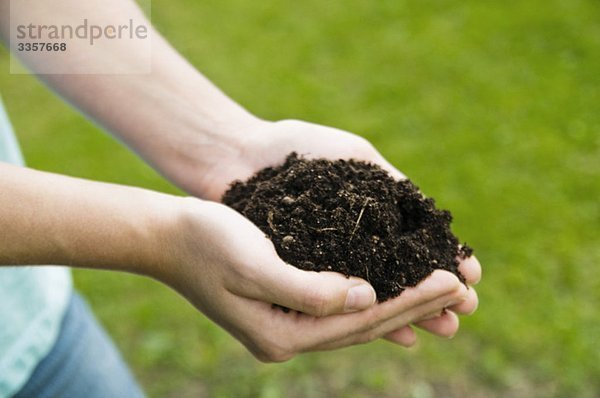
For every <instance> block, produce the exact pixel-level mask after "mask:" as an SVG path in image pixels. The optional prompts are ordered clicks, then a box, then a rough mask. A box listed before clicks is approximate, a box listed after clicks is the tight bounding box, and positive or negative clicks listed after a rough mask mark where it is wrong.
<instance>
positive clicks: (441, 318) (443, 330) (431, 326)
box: [415, 310, 459, 338]
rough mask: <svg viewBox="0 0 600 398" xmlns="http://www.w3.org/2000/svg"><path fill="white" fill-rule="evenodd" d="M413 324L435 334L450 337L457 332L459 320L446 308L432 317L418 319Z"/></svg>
mask: <svg viewBox="0 0 600 398" xmlns="http://www.w3.org/2000/svg"><path fill="white" fill-rule="evenodd" d="M415 325H416V326H417V327H418V328H420V329H423V330H425V331H427V332H429V333H431V334H434V335H436V336H439V337H446V338H450V337H453V336H454V335H455V334H456V332H458V327H459V320H458V316H457V315H456V314H455V313H454V312H452V311H448V310H446V311H443V312H442V313H441V314H440V315H438V316H437V317H435V318H433V319H427V320H424V321H420V322H417V323H416V324H415Z"/></svg>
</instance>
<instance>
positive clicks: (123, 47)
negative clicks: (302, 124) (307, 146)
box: [0, 0, 257, 195]
mask: <svg viewBox="0 0 600 398" xmlns="http://www.w3.org/2000/svg"><path fill="white" fill-rule="evenodd" d="M0 1H1V2H2V4H3V9H2V13H3V14H5V15H7V12H5V11H7V9H8V6H7V3H8V0H0ZM75 8H77V9H78V10H79V11H78V12H79V13H81V14H82V15H90V16H93V21H94V23H95V24H98V25H109V24H114V23H115V18H116V17H115V16H118V15H120V14H124V15H131V14H136V13H138V12H139V10H137V6H136V5H135V3H134V2H133V1H131V0H126V1H123V0H102V1H100V0H89V1H85V2H80V1H76V0H60V1H53V2H44V1H40V2H39V7H36V9H35V10H32V11H31V13H32V16H35V15H44V18H45V19H44V20H48V19H49V18H52V19H53V18H54V16H56V20H57V21H60V20H61V14H62V13H65V12H67V10H71V9H75ZM49 16H51V17H49ZM6 19H7V18H6V17H4V18H3V21H4V22H3V29H2V32H3V37H4V39H5V40H7V37H8V35H9V32H8V26H7V25H8V23H7V21H6ZM139 20H143V21H145V24H146V26H150V23H149V22H148V21H146V20H145V18H144V17H143V16H142V15H141V14H140V15H139ZM149 37H150V38H151V40H152V56H151V73H149V74H132V75H114V74H113V75H110V74H107V75H99V74H87V75H81V74H64V75H43V76H42V78H43V80H44V81H45V82H46V83H47V84H48V85H49V86H51V87H52V88H53V89H54V90H55V91H56V92H58V93H59V94H60V95H62V96H63V97H64V98H66V99H67V100H68V101H70V102H71V103H73V104H74V105H75V106H76V107H78V108H79V109H80V110H81V111H82V112H84V113H85V114H87V115H88V116H89V117H90V118H92V119H94V120H95V121H96V122H97V123H98V124H100V125H102V126H103V127H104V128H105V129H107V130H108V131H110V132H111V133H113V134H114V135H116V136H118V137H119V138H120V139H121V140H123V141H124V142H125V143H126V144H127V145H129V146H130V147H131V148H133V149H134V150H135V151H136V152H138V153H139V154H140V155H141V156H142V157H143V158H144V159H145V160H147V161H148V162H149V163H151V164H152V165H153V166H155V167H156V168H157V169H159V171H161V172H162V173H163V174H164V175H166V176H167V177H169V178H170V179H171V180H173V181H174V182H175V183H177V184H179V185H180V186H182V187H183V188H184V189H186V190H188V191H189V192H192V193H194V194H197V195H201V194H202V192H197V187H196V185H195V184H189V183H187V177H182V176H184V175H185V174H186V173H188V174H189V173H191V172H193V173H195V174H196V175H197V176H196V177H195V179H197V178H201V174H202V172H203V170H205V169H207V168H209V167H211V166H212V165H214V164H215V163H216V162H218V159H220V158H224V157H230V156H226V155H231V152H239V151H241V145H239V141H240V140H239V136H238V137H237V138H233V137H234V135H236V133H239V132H240V131H242V130H243V129H246V126H248V125H249V124H253V123H255V122H257V119H256V118H255V117H254V116H252V115H250V114H249V113H248V112H247V111H246V110H244V109H243V108H242V107H240V106H239V105H238V104H236V103H235V102H234V101H233V100H231V99H230V98H228V97H227V96H226V95H225V94H223V93H222V92H221V91H220V90H219V89H218V88H217V87H215V86H214V85H213V84H212V83H211V82H210V81H209V80H208V79H206V78H205V77H204V76H203V75H202V74H201V73H199V72H198V71H197V70H196V69H195V68H194V67H193V66H191V65H190V64H189V63H188V62H187V61H186V60H185V59H184V58H183V57H182V56H181V55H180V54H178V53H177V51H175V50H174V49H173V48H172V47H171V46H170V45H169V44H168V43H167V42H166V41H165V40H164V39H163V38H162V37H161V36H160V34H159V33H158V32H156V31H155V30H154V29H152V28H151V29H150V32H149ZM80 45H84V44H80ZM110 49H111V52H108V53H106V52H102V51H97V52H91V56H90V57H75V56H69V57H62V58H60V59H59V60H54V61H53V62H62V63H63V64H64V65H60V66H61V69H63V70H69V69H70V68H71V67H72V66H73V65H70V64H76V66H77V69H78V70H97V69H98V65H111V64H124V65H127V64H128V63H129V62H134V60H136V59H138V58H139V57H140V56H141V54H140V51H141V49H140V48H139V46H136V44H135V42H132V41H128V40H121V41H118V42H115V45H114V46H113V45H111V47H110ZM35 56H38V57H39V55H35ZM44 61H45V60H44V59H43V58H41V59H38V60H36V59H33V58H25V59H24V62H25V63H26V64H28V66H29V67H30V68H31V69H32V70H33V72H36V70H39V69H40V65H39V63H40V62H44ZM233 157H235V155H233Z"/></svg>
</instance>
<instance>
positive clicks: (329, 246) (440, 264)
mask: <svg viewBox="0 0 600 398" xmlns="http://www.w3.org/2000/svg"><path fill="white" fill-rule="evenodd" d="M223 202H224V203H225V204H227V205H229V206H231V207H232V208H234V209H235V210H237V211H239V212H240V213H242V214H243V215H244V216H246V217H247V218H249V219H250V220H251V221H252V222H254V223H255V224H256V225H257V226H258V227H259V228H260V229H261V230H262V231H263V232H264V233H265V234H266V235H267V236H268V237H269V238H270V239H271V240H272V241H273V243H274V245H275V248H276V250H277V253H278V254H279V256H280V257H281V258H282V259H283V260H284V261H286V262H287V263H289V264H292V265H294V266H296V267H298V268H301V269H305V270H311V271H337V272H341V273H342V274H344V275H347V276H358V277H361V278H363V279H366V280H367V281H369V282H370V283H371V284H372V285H373V287H374V288H375V291H376V292H377V299H378V301H380V302H382V301H386V300H388V299H389V298H392V297H395V296H398V295H399V294H400V293H401V292H402V291H403V290H404V289H406V288H408V287H411V286H416V285H417V284H418V283H419V282H420V281H422V280H423V279H425V278H426V277H427V276H428V275H430V274H431V273H432V272H433V271H434V270H435V269H445V270H448V271H450V272H452V273H454V274H455V275H457V276H458V278H459V279H460V280H461V281H463V282H464V277H463V276H462V275H461V274H460V272H459V271H458V260H457V257H459V258H465V257H468V256H470V255H471V254H472V249H471V248H470V247H468V246H467V245H463V246H462V247H461V246H460V245H459V241H458V239H457V238H456V237H455V236H454V235H453V234H452V232H451V231H450V222H451V221H452V216H451V214H450V212H448V211H446V210H439V209H436V207H435V204H434V200H433V199H431V198H426V197H424V196H423V195H422V194H421V193H420V192H419V189H418V188H417V187H416V186H415V185H414V184H413V183H412V182H410V181H409V180H404V181H395V180H394V179H393V178H392V177H391V176H390V175H389V174H388V173H387V172H386V171H384V170H383V169H381V168H380V167H379V166H376V165H373V164H369V163H365V162H361V161H355V160H336V161H329V160H325V159H318V160H306V159H304V158H301V157H299V156H298V155H297V154H295V153H292V154H290V155H289V156H288V157H287V159H286V161H285V163H284V164H283V165H281V166H278V167H269V168H266V169H263V170H261V171H260V172H258V173H257V174H256V175H255V176H253V177H252V178H250V179H249V180H248V181H246V182H240V181H237V182H235V183H234V184H233V185H232V186H231V188H230V189H229V191H227V192H226V193H225V195H224V196H223Z"/></svg>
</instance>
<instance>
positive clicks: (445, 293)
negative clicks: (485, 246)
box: [302, 271, 466, 351]
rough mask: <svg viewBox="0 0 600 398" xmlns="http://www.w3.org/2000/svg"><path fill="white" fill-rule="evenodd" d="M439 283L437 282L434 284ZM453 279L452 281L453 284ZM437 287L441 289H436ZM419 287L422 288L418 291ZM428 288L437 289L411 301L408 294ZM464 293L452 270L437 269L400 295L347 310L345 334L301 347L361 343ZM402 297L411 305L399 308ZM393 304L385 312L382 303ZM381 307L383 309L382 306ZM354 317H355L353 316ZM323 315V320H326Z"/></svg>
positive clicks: (413, 294) (437, 307)
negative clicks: (382, 314)
mask: <svg viewBox="0 0 600 398" xmlns="http://www.w3.org/2000/svg"><path fill="white" fill-rule="evenodd" d="M438 283H439V284H440V285H439V286H436V284H438ZM453 283H454V284H453ZM442 286H443V287H445V289H446V290H441V287H442ZM436 288H438V289H440V290H437V291H436V290H435V289H436ZM419 289H421V292H419ZM430 289H431V292H433V291H436V293H437V294H432V295H429V296H427V299H424V297H425V296H421V297H420V298H421V300H420V301H417V302H415V301H413V300H414V298H413V297H411V296H417V295H424V294H427V292H428V291H429V290H430ZM465 294H466V287H465V286H464V285H463V284H462V283H460V282H458V279H456V277H455V276H454V275H453V274H450V273H449V272H446V271H436V272H434V274H432V276H430V277H429V278H428V279H427V280H426V281H425V282H423V283H422V285H419V286H418V287H417V288H411V289H407V290H406V291H404V292H403V293H402V295H401V296H400V297H397V298H395V299H392V300H389V301H386V302H385V303H383V304H380V305H377V306H375V307H373V308H370V309H368V310H366V311H363V312H361V313H357V314H350V315H346V316H343V318H346V319H351V321H352V324H350V325H348V327H347V328H344V329H343V330H344V332H345V333H344V334H342V335H337V336H333V337H332V338H330V339H323V340H320V341H312V342H311V341H308V342H307V341H306V340H305V341H304V342H303V343H304V344H303V345H302V346H304V347H307V349H306V351H320V350H331V349H336V348H341V347H345V346H349V345H355V344H364V343H367V342H370V341H373V340H375V339H379V338H381V337H382V336H384V335H386V334H388V333H391V332H393V331H395V330H398V329H401V328H402V327H404V326H406V325H408V324H410V323H413V322H416V321H418V320H421V319H423V317H425V316H427V315H428V314H431V313H433V312H438V313H439V312H440V311H441V310H442V309H443V308H445V307H447V306H449V305H452V304H455V303H457V302H458V301H461V300H463V299H464V296H465ZM402 300H407V301H409V302H411V304H412V305H409V306H404V307H403V308H402V309H399V310H398V308H397V306H399V305H401V304H402V303H403V301H402ZM386 306H388V307H389V308H394V307H396V309H397V310H398V311H397V312H395V313H388V312H387V310H388V309H389V308H388V309H386V308H384V307H386ZM381 308H383V309H381ZM377 311H384V312H386V315H387V316H385V317H380V316H379V315H380V314H377ZM351 317H354V318H355V319H352V318H351ZM364 318H366V320H367V323H366V324H365V326H364V327H361V324H362V323H363V322H364ZM328 319H329V317H328V318H325V319H324V320H328Z"/></svg>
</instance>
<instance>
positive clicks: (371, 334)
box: [358, 329, 380, 344]
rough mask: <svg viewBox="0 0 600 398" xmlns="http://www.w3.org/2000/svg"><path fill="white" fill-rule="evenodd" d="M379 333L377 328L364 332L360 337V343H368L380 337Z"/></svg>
mask: <svg viewBox="0 0 600 398" xmlns="http://www.w3.org/2000/svg"><path fill="white" fill-rule="evenodd" d="M379 337H380V336H379V333H378V332H377V330H376V329H371V330H368V331H366V332H364V333H363V334H362V335H361V336H360V337H359V339H358V342H359V344H368V343H371V342H373V341H375V340H377V339H378V338H379Z"/></svg>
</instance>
